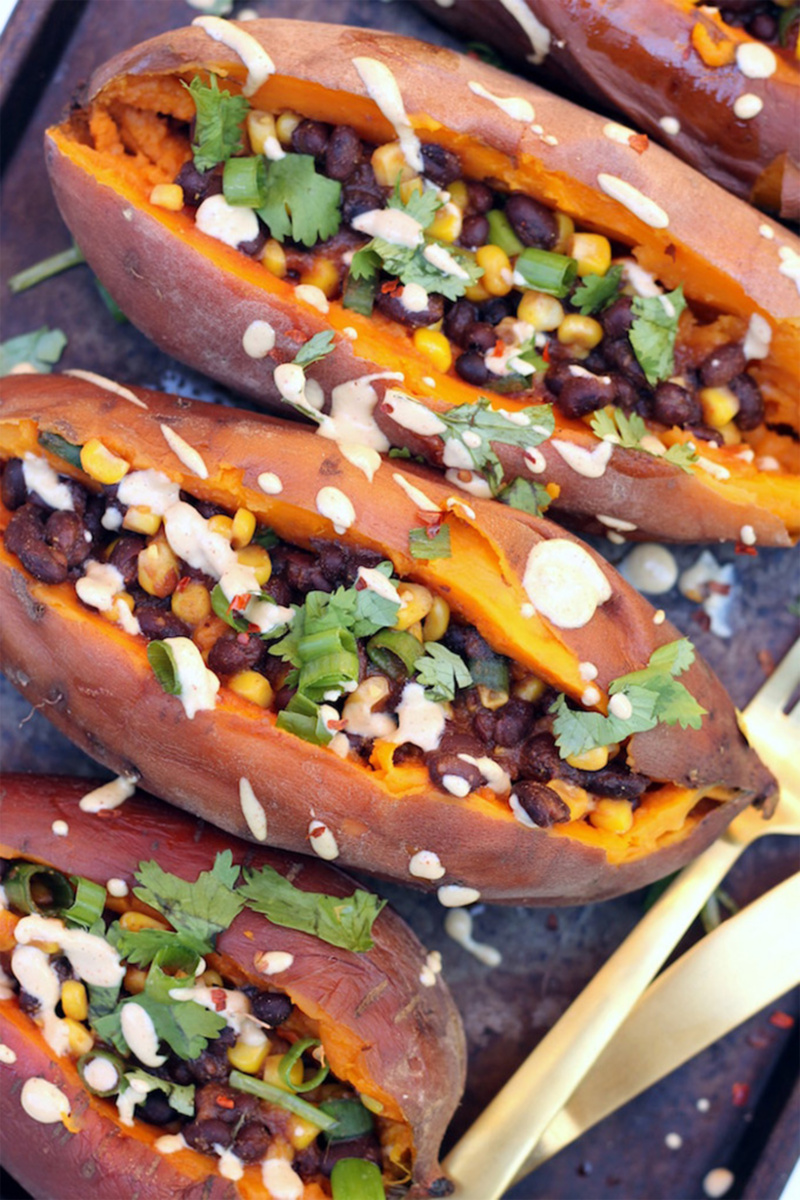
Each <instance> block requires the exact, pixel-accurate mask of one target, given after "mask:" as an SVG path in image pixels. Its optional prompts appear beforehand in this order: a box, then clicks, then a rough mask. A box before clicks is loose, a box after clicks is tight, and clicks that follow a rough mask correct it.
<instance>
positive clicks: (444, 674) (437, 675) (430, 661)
mask: <svg viewBox="0 0 800 1200" xmlns="http://www.w3.org/2000/svg"><path fill="white" fill-rule="evenodd" d="M415 668H416V671H417V682H418V683H421V684H422V685H423V687H424V688H425V695H426V697H427V698H428V699H429V700H435V701H438V702H439V703H444V702H446V701H448V700H454V699H455V694H456V691H457V689H458V688H465V687H469V685H470V684H471V683H472V675H471V674H470V671H469V667H468V666H467V665H466V663H465V662H464V660H463V658H461V657H460V656H459V655H458V654H454V653H453V651H452V650H448V649H447V647H446V646H443V645H442V644H441V642H426V643H425V653H424V654H422V655H421V656H420V657H419V658H418V659H417V661H416V664H415Z"/></svg>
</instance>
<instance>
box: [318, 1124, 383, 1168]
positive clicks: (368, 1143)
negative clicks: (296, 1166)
mask: <svg viewBox="0 0 800 1200" xmlns="http://www.w3.org/2000/svg"><path fill="white" fill-rule="evenodd" d="M341 1158H363V1159H366V1161H367V1162H374V1163H377V1164H378V1165H380V1162H381V1147H380V1143H379V1141H378V1139H377V1137H376V1136H375V1135H374V1134H371V1133H362V1134H361V1136H360V1137H355V1138H349V1139H348V1140H347V1141H346V1142H331V1143H330V1144H329V1145H328V1146H326V1147H325V1152H324V1154H323V1156H322V1161H321V1162H320V1164H319V1169H320V1171H321V1172H322V1174H323V1175H330V1173H331V1171H332V1170H333V1168H334V1167H335V1166H336V1164H337V1162H338V1161H339V1159H341Z"/></svg>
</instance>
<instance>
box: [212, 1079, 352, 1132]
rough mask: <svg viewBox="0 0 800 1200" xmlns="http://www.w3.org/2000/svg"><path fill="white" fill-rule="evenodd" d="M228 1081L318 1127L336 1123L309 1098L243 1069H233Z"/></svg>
mask: <svg viewBox="0 0 800 1200" xmlns="http://www.w3.org/2000/svg"><path fill="white" fill-rule="evenodd" d="M228 1083H229V1084H230V1086H231V1087H232V1088H236V1090H237V1091H239V1092H248V1093H249V1095H251V1096H258V1097H259V1099H261V1100H269V1102H270V1104H277V1106H278V1108H285V1109H287V1111H288V1112H293V1113H294V1114H295V1116H296V1117H302V1118H303V1119H304V1120H306V1121H310V1122H311V1124H312V1125H316V1126H317V1128H318V1129H332V1128H333V1126H334V1125H335V1124H336V1120H335V1118H334V1117H329V1116H328V1114H327V1113H324V1112H322V1110H321V1109H319V1108H317V1106H316V1105H315V1104H310V1103H309V1101H308V1100H303V1099H302V1097H300V1096H295V1094H294V1092H285V1091H284V1090H283V1088H279V1087H275V1085H274V1084H273V1083H265V1081H264V1080H263V1079H254V1078H253V1076H252V1075H245V1074H244V1072H243V1071H231V1074H230V1078H229V1079H228Z"/></svg>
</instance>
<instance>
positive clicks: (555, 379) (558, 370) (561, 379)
mask: <svg viewBox="0 0 800 1200" xmlns="http://www.w3.org/2000/svg"><path fill="white" fill-rule="evenodd" d="M568 379H572V375H571V374H570V370H569V363H565V362H561V363H556V364H555V365H554V366H550V367H548V368H547V370H546V371H545V375H544V384H545V387H546V388H547V390H548V392H550V393H551V395H553V396H560V395H561V392H562V391H563V388H564V384H565V383H566V382H567V380H568Z"/></svg>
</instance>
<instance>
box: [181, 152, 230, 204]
mask: <svg viewBox="0 0 800 1200" xmlns="http://www.w3.org/2000/svg"><path fill="white" fill-rule="evenodd" d="M175 182H176V183H177V184H179V185H180V187H182V188H183V202H184V204H186V205H188V206H189V208H198V207H199V206H200V205H201V204H202V203H203V201H204V200H207V199H208V197H209V196H218V195H219V194H220V193H221V191H222V167H221V166H218V167H212V168H211V170H210V171H198V169H197V167H196V166H195V165H194V162H193V161H192V159H191V158H190V159H189V161H188V162H186V163H184V164H183V166H182V167H181V169H180V171H179V172H178V174H177V175H176V176H175Z"/></svg>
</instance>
